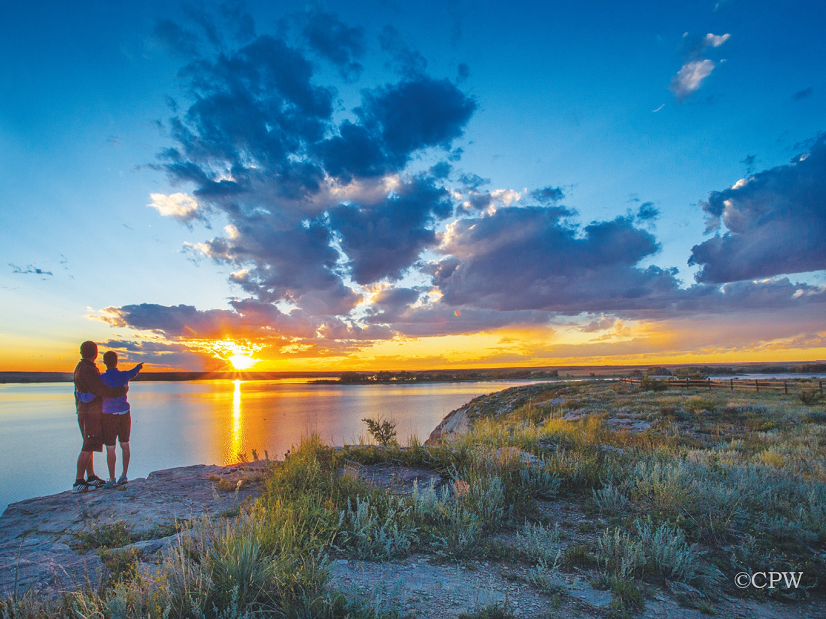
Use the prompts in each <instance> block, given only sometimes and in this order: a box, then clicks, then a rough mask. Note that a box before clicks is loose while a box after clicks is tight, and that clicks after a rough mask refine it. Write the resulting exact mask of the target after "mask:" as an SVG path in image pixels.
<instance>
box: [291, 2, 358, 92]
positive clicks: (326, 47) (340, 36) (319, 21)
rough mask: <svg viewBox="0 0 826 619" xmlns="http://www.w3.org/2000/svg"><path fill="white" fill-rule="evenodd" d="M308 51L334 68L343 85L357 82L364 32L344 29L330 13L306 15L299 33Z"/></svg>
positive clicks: (314, 12) (351, 27)
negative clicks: (345, 81)
mask: <svg viewBox="0 0 826 619" xmlns="http://www.w3.org/2000/svg"><path fill="white" fill-rule="evenodd" d="M302 34H303V35H304V38H305V39H306V40H307V43H308V44H309V46H310V48H311V49H312V50H313V51H314V52H316V53H317V54H318V55H319V56H321V57H322V58H324V59H326V60H328V61H329V62H331V63H332V64H333V65H335V66H336V67H337V68H338V70H339V72H340V73H341V76H342V77H343V78H344V79H345V80H347V81H353V80H357V79H358V78H359V76H360V75H361V72H362V70H363V69H364V67H363V66H362V65H361V64H360V63H359V62H357V60H358V59H359V58H361V57H362V56H363V55H364V28H362V27H360V26H359V27H354V26H348V25H347V24H345V23H343V22H342V21H340V20H339V19H338V16H337V15H335V14H334V13H327V12H325V11H320V10H314V11H308V13H307V15H306V23H305V25H304V29H303V31H302Z"/></svg>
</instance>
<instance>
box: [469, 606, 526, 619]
mask: <svg viewBox="0 0 826 619" xmlns="http://www.w3.org/2000/svg"><path fill="white" fill-rule="evenodd" d="M459 619H516V615H514V614H513V613H512V612H510V611H509V610H508V609H507V608H506V607H505V606H502V605H501V604H499V603H498V602H497V603H496V604H490V605H489V606H485V607H483V608H480V609H478V610H475V611H473V612H471V613H461V614H460V615H459Z"/></svg>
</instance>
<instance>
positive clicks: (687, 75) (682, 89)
mask: <svg viewBox="0 0 826 619" xmlns="http://www.w3.org/2000/svg"><path fill="white" fill-rule="evenodd" d="M730 38H731V34H728V33H726V34H712V33H710V32H709V33H708V34H706V35H705V36H702V37H697V36H690V35H689V34H688V33H687V32H686V33H684V34H683V40H682V53H683V55H684V56H685V57H686V58H687V60H686V61H685V62H684V63H683V66H682V67H680V70H679V71H678V72H677V74H676V75H675V76H674V77H673V78H672V79H671V84H670V85H669V89H670V90H671V92H673V93H674V96H675V97H676V98H677V100H678V101H683V100H685V99H686V98H688V97H690V96H691V95H692V94H694V93H695V92H697V91H698V90H699V89H700V86H702V83H703V81H704V80H705V79H706V78H707V77H708V76H709V75H711V72H712V71H714V68H715V67H716V66H717V65H716V64H715V63H714V61H713V60H710V59H709V58H706V57H705V55H706V51H707V50H708V49H709V48H711V49H714V48H718V47H720V46H721V45H723V43H725V42H726V41H728V40H729V39H730ZM659 109H661V108H658V109H657V110H655V111H659Z"/></svg>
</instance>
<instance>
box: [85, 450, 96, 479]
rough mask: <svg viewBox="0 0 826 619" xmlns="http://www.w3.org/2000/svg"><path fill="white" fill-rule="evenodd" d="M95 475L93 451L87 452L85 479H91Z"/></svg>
mask: <svg viewBox="0 0 826 619" xmlns="http://www.w3.org/2000/svg"><path fill="white" fill-rule="evenodd" d="M94 476H95V452H94V451H90V452H89V461H88V462H87V463H86V479H91V478H92V477H94Z"/></svg>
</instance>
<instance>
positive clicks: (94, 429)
mask: <svg viewBox="0 0 826 619" xmlns="http://www.w3.org/2000/svg"><path fill="white" fill-rule="evenodd" d="M101 416H102V413H99V412H93V413H86V412H79V413H78V414H77V425H79V426H80V435H81V436H82V437H83V447H82V448H81V451H103V422H102V420H101Z"/></svg>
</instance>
